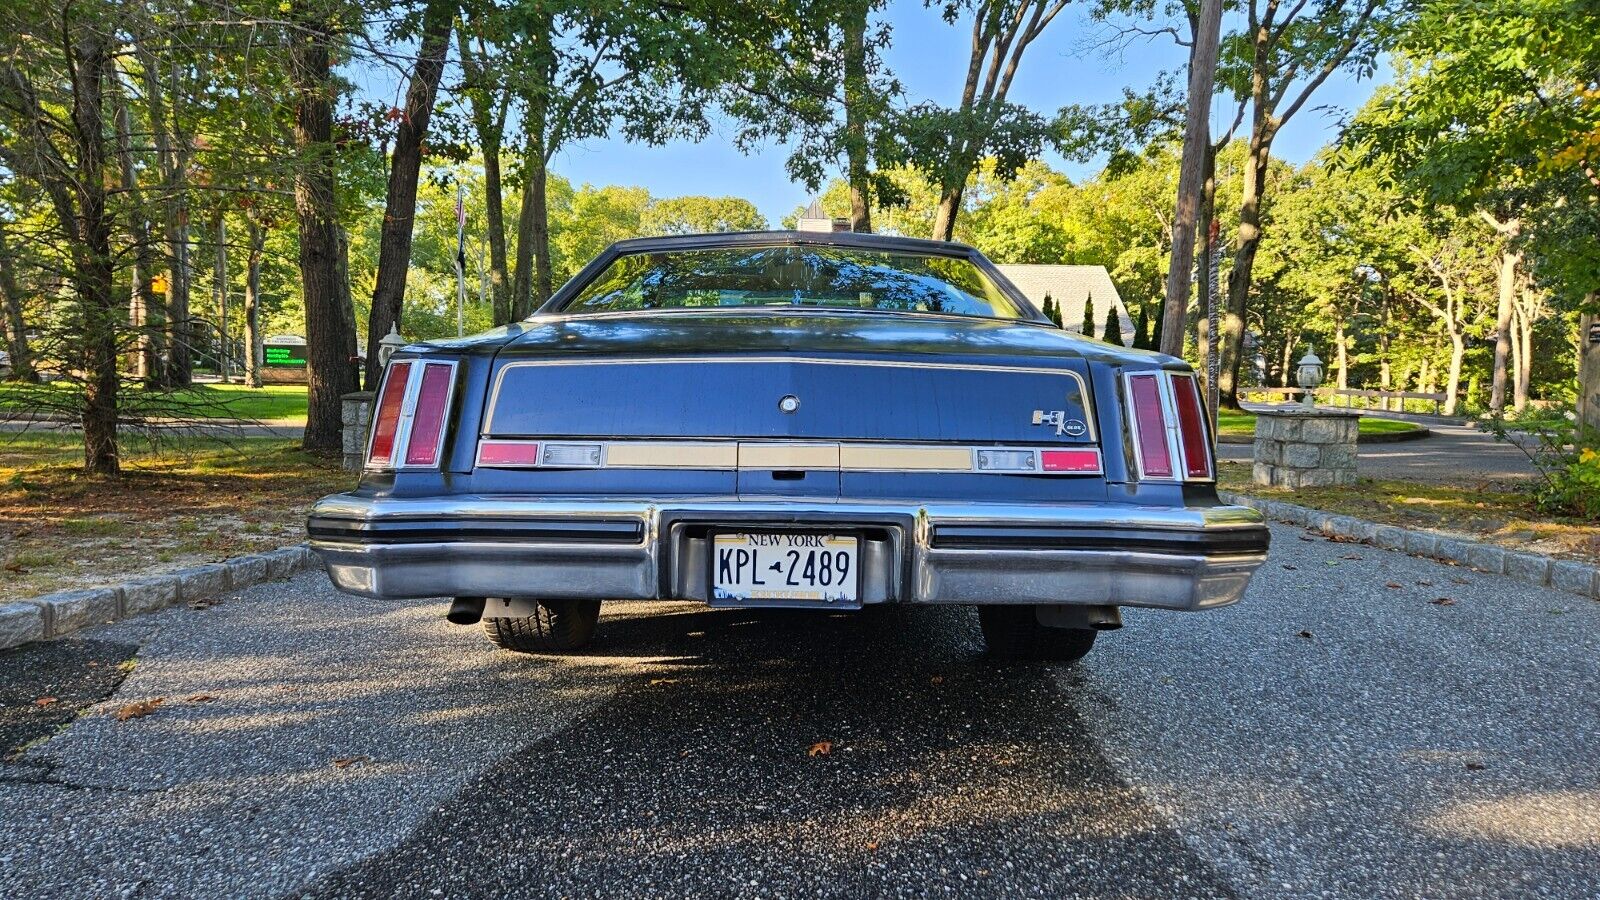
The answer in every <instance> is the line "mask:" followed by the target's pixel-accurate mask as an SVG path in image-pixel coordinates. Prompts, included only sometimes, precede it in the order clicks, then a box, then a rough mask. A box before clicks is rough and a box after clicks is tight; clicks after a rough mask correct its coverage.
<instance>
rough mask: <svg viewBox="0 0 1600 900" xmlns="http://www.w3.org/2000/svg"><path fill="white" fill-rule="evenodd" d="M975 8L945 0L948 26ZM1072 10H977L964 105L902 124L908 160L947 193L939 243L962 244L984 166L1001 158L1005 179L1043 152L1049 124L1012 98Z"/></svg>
mask: <svg viewBox="0 0 1600 900" xmlns="http://www.w3.org/2000/svg"><path fill="white" fill-rule="evenodd" d="M968 5H969V3H968V2H967V0H944V7H943V13H944V17H945V21H947V22H951V23H954V22H955V21H957V19H959V18H960V17H961V15H962V12H963V11H964V9H965V8H966V7H967V6H968ZM1066 5H1067V0H976V2H972V3H971V4H970V6H971V9H972V51H971V53H970V54H969V56H968V59H967V72H966V79H965V81H964V83H963V85H962V88H961V99H960V100H959V101H958V102H957V104H956V105H955V106H953V107H945V106H941V105H939V104H936V103H921V104H918V105H916V106H913V107H912V108H911V109H909V110H907V111H906V113H905V114H904V115H903V116H901V119H900V121H899V122H898V123H897V125H896V128H897V130H898V132H899V137H900V141H901V144H900V151H899V152H900V158H901V159H902V160H903V161H905V162H907V163H909V164H910V165H912V166H914V167H916V168H917V169H920V170H921V171H922V172H924V173H925V174H926V175H927V176H928V178H929V179H930V180H931V181H933V183H934V184H936V185H937V186H938V188H939V205H938V209H937V212H936V215H935V217H934V221H933V238H934V240H940V241H948V240H952V239H953V238H954V235H955V224H956V216H957V215H958V214H959V213H960V211H961V197H962V193H963V191H964V190H965V189H966V186H967V179H968V178H969V177H970V176H971V175H972V172H973V170H974V169H976V168H977V166H978V164H979V162H980V161H982V160H983V159H985V158H988V157H993V158H994V160H995V172H996V173H997V174H998V175H999V176H1000V177H1002V178H1005V177H1009V176H1010V174H1011V173H1014V172H1016V171H1017V170H1018V169H1020V168H1022V166H1023V164H1025V163H1026V162H1027V161H1028V160H1030V159H1032V158H1034V157H1036V156H1038V155H1039V152H1040V151H1041V150H1042V149H1043V147H1044V144H1045V141H1046V139H1047V138H1048V136H1049V135H1050V133H1051V132H1050V127H1049V124H1048V123H1047V122H1046V121H1045V120H1044V119H1043V118H1042V117H1040V116H1039V115H1037V114H1036V113H1033V112H1031V111H1029V110H1027V109H1025V108H1023V107H1021V106H1018V105H1017V104H1014V103H1010V102H1008V101H1007V100H1006V95H1007V94H1008V93H1009V92H1010V90H1011V83H1012V80H1013V79H1014V78H1015V77H1016V74H1017V70H1018V68H1019V66H1020V65H1021V63H1022V55H1023V52H1024V51H1026V50H1027V49H1028V47H1029V45H1031V44H1032V43H1033V42H1034V41H1035V40H1037V39H1038V37H1039V35H1041V34H1043V33H1044V30H1045V28H1046V27H1047V26H1049V24H1050V23H1051V22H1052V21H1053V20H1054V19H1055V17H1056V15H1057V14H1059V13H1060V12H1061V10H1062V9H1063V8H1065V7H1066Z"/></svg>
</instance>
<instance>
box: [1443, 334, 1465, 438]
mask: <svg viewBox="0 0 1600 900" xmlns="http://www.w3.org/2000/svg"><path fill="white" fill-rule="evenodd" d="M1466 356H1467V341H1466V338H1465V337H1464V336H1463V335H1462V334H1461V329H1459V328H1451V329H1450V376H1449V380H1448V381H1446V382H1445V388H1444V414H1445V415H1447V416H1453V415H1455V414H1456V406H1457V405H1458V404H1459V403H1460V401H1461V363H1462V361H1463V360H1465V359H1466Z"/></svg>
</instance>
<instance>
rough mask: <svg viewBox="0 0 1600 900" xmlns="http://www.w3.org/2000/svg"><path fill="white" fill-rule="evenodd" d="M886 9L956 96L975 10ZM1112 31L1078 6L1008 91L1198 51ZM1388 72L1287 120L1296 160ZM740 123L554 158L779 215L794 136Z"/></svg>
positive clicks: (1105, 95) (588, 178) (914, 57)
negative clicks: (763, 138) (739, 137)
mask: <svg viewBox="0 0 1600 900" xmlns="http://www.w3.org/2000/svg"><path fill="white" fill-rule="evenodd" d="M884 16H885V18H886V20H887V22H888V23H889V24H890V26H891V27H892V29H893V44H892V46H891V47H890V48H889V50H888V52H887V53H886V60H887V63H888V67H889V70H890V71H892V72H893V73H894V74H895V76H896V77H897V78H899V80H900V83H901V85H902V87H903V88H904V89H905V92H906V98H905V99H906V101H907V102H908V103H915V102H920V101H923V100H934V101H937V102H941V103H953V102H954V101H955V100H956V99H957V98H958V97H959V96H960V92H961V83H962V80H963V77H964V75H965V70H966V62H967V54H968V47H969V46H970V28H971V24H970V19H968V20H964V21H962V22H960V23H958V24H957V25H954V26H952V25H947V24H945V22H944V20H943V19H941V18H940V17H939V15H938V14H937V12H935V11H934V10H930V9H927V8H926V7H925V6H924V5H923V3H922V0H892V2H891V3H890V4H889V5H888V6H887V8H886V9H885V12H884ZM1105 38H1106V33H1105V31H1104V26H1102V25H1098V24H1095V23H1092V22H1089V21H1088V19H1087V16H1086V9H1085V10H1084V11H1079V10H1078V9H1076V8H1075V7H1068V8H1067V9H1066V10H1065V11H1063V12H1062V13H1061V15H1060V16H1058V17H1057V18H1056V20H1055V21H1054V22H1052V23H1051V24H1050V26H1049V28H1048V29H1047V30H1046V31H1045V33H1044V34H1043V35H1041V36H1040V37H1039V39H1038V40H1037V41H1036V42H1035V43H1034V44H1033V45H1032V46H1030V47H1029V48H1028V50H1027V52H1026V53H1025V54H1024V56H1023V60H1022V65H1021V68H1020V69H1019V71H1018V74H1017V77H1016V81H1015V82H1014V83H1013V86H1012V90H1011V94H1010V97H1009V99H1011V100H1013V101H1015V102H1018V103H1021V104H1023V105H1025V106H1028V107H1030V108H1031V109H1033V110H1035V111H1037V112H1040V113H1044V114H1053V113H1054V112H1055V110H1057V109H1059V108H1060V107H1062V106H1067V105H1069V104H1074V103H1085V104H1087V103H1106V102H1112V101H1115V100H1118V99H1120V98H1121V96H1122V89H1123V88H1124V87H1130V88H1133V89H1135V90H1141V89H1143V88H1144V87H1146V86H1147V85H1149V84H1150V83H1151V82H1152V81H1153V80H1154V78H1155V76H1156V75H1157V74H1158V73H1159V72H1161V71H1163V70H1171V69H1176V68H1178V67H1179V66H1181V65H1183V63H1184V62H1185V59H1186V56H1187V54H1186V51H1185V48H1183V47H1179V46H1178V45H1176V44H1174V43H1172V42H1171V41H1170V40H1169V39H1167V38H1166V37H1164V36H1163V37H1157V38H1154V39H1150V40H1144V39H1140V40H1139V41H1138V42H1136V43H1133V44H1132V45H1130V46H1126V47H1122V48H1120V49H1116V50H1114V51H1113V50H1108V49H1107V47H1106V46H1105ZM1377 83H1378V82H1374V81H1372V80H1366V81H1357V80H1356V79H1355V78H1354V77H1353V76H1350V75H1346V74H1344V73H1335V74H1334V76H1333V77H1331V78H1330V79H1329V80H1328V81H1327V82H1326V83H1325V84H1323V85H1322V86H1321V88H1319V89H1318V91H1317V93H1316V95H1315V96H1313V97H1312V99H1311V101H1310V102H1309V103H1308V104H1307V106H1306V108H1304V109H1302V110H1301V111H1300V112H1299V113H1298V114H1297V115H1296V116H1295V118H1294V119H1292V120H1290V122H1289V124H1288V125H1287V126H1285V127H1284V129H1283V131H1282V132H1281V134H1280V136H1279V138H1278V139H1277V140H1276V142H1275V143H1274V145H1273V151H1274V153H1275V154H1276V155H1277V156H1279V157H1281V158H1283V159H1285V160H1287V161H1289V162H1291V163H1295V164H1298V163H1301V162H1304V161H1305V160H1307V159H1309V158H1311V156H1313V155H1314V154H1315V153H1316V152H1317V150H1318V148H1320V147H1321V146H1323V145H1324V144H1326V143H1327V142H1328V141H1329V140H1330V139H1332V138H1333V137H1334V136H1335V134H1336V131H1337V123H1338V121H1339V119H1340V118H1341V117H1342V116H1343V115H1345V114H1347V113H1349V112H1352V111H1354V110H1355V109H1356V108H1357V107H1359V106H1360V105H1361V103H1362V102H1364V101H1365V100H1366V99H1367V98H1368V97H1369V96H1371V94H1372V91H1373V89H1374V87H1375V86H1376V84H1377ZM1231 114H1232V110H1231V109H1229V110H1227V111H1226V112H1223V111H1220V110H1214V111H1213V115H1212V119H1213V124H1214V128H1215V131H1217V132H1219V133H1220V132H1221V131H1222V129H1223V128H1225V127H1226V124H1227V123H1226V122H1224V121H1222V117H1223V116H1225V115H1226V116H1231ZM732 135H733V129H732V128H731V127H727V126H726V125H723V124H720V123H719V124H718V126H717V127H715V128H714V129H713V131H712V133H711V135H710V136H708V137H707V138H706V139H705V140H703V141H701V142H699V143H689V142H686V141H679V142H674V143H671V144H668V145H666V146H664V147H650V146H644V145H638V144H629V143H627V142H625V141H622V140H618V139H609V140H590V141H584V142H582V143H579V144H574V145H572V146H569V147H568V148H566V149H565V150H564V151H562V152H561V153H559V154H558V155H557V156H556V158H555V160H554V163H553V166H552V168H553V169H554V170H555V171H556V172H559V173H560V174H561V175H563V176H565V177H567V178H568V179H570V180H571V181H572V182H573V183H574V184H582V183H585V182H588V183H591V184H595V185H601V184H627V185H639V186H642V187H645V188H647V189H648V190H649V191H650V193H651V195H653V196H657V197H670V196H677V195H681V194H709V195H712V196H723V195H733V196H737V197H743V198H745V199H747V200H750V201H751V202H753V203H754V204H755V205H756V207H757V208H759V209H760V210H761V212H762V214H763V215H765V216H766V217H767V220H768V221H769V222H770V223H772V225H774V226H776V225H777V223H778V221H779V220H780V219H781V218H783V217H784V216H785V215H788V214H789V213H790V212H792V211H794V209H795V207H797V206H803V205H804V204H805V203H806V202H807V201H808V200H809V195H808V194H807V192H806V190H805V187H804V186H803V185H799V184H792V183H790V181H789V178H788V176H787V175H786V174H785V172H784V170H783V162H784V159H785V158H786V157H787V152H786V150H785V149H784V148H783V147H781V146H767V147H764V148H763V149H762V150H761V151H759V152H755V153H751V154H748V155H747V154H743V153H740V152H739V151H738V150H736V149H734V147H733V140H732ZM1045 159H1046V161H1048V162H1049V163H1050V165H1051V166H1053V167H1055V168H1057V169H1059V170H1061V171H1064V172H1066V173H1067V174H1068V175H1069V176H1071V177H1073V178H1085V177H1088V176H1090V175H1093V174H1094V172H1095V171H1096V170H1097V169H1098V166H1097V165H1095V164H1094V163H1093V162H1090V163H1088V164H1080V163H1069V162H1067V161H1066V160H1064V159H1062V158H1061V157H1059V156H1057V155H1055V154H1054V153H1047V154H1046V156H1045Z"/></svg>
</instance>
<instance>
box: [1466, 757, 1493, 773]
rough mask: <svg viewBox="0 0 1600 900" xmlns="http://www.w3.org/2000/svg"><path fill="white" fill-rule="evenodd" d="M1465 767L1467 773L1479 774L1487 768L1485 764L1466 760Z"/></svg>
mask: <svg viewBox="0 0 1600 900" xmlns="http://www.w3.org/2000/svg"><path fill="white" fill-rule="evenodd" d="M1466 765H1467V771H1468V772H1481V771H1483V770H1484V769H1487V768H1489V766H1488V764H1487V763H1481V762H1478V761H1477V760H1475V759H1469V760H1467V763H1466Z"/></svg>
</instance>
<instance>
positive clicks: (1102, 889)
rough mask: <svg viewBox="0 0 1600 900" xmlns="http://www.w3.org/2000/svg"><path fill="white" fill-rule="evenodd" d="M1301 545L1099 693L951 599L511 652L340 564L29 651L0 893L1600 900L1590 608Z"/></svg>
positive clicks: (677, 616)
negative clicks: (390, 598) (343, 592)
mask: <svg viewBox="0 0 1600 900" xmlns="http://www.w3.org/2000/svg"><path fill="white" fill-rule="evenodd" d="M1303 538H1308V536H1304V535H1303V534H1302V532H1300V531H1298V530H1295V529H1287V528H1281V527H1279V528H1275V529H1274V540H1275V546H1274V549H1273V553H1272V558H1271V560H1270V561H1269V563H1268V564H1267V567H1266V568H1265V569H1263V571H1262V573H1261V575H1260V576H1259V577H1258V579H1257V581H1256V583H1255V584H1254V585H1253V586H1252V588H1251V591H1250V594H1249V596H1247V597H1246V599H1245V601H1244V602H1243V603H1241V604H1240V605H1238V606H1236V607H1234V608H1231V609H1228V610H1224V611H1218V612H1214V613H1209V614H1195V615H1178V614H1167V613H1155V612H1148V613H1140V612H1133V613H1130V614H1128V615H1127V616H1126V622H1127V627H1126V628H1125V629H1123V630H1122V631H1121V632H1118V633H1115V634H1111V635H1108V636H1106V637H1104V638H1102V640H1101V641H1100V645H1099V646H1098V647H1097V648H1096V649H1095V651H1094V652H1093V653H1092V654H1091V655H1090V656H1089V657H1088V659H1086V660H1085V661H1084V663H1082V664H1081V665H1080V666H1079V667H1077V668H1063V667H1055V666H1044V665H1029V666H1015V667H1005V666H1000V665H997V664H995V663H993V662H991V661H989V660H987V659H986V658H985V657H984V656H983V655H982V653H981V649H980V643H979V639H978V635H977V628H976V622H975V618H974V617H973V616H972V615H971V613H970V611H968V610H964V609H949V610H878V611H872V612H870V613H868V614H866V615H864V616H860V617H848V616H839V617H809V616H805V615H800V614H787V615H778V614H750V613H740V612H731V611H708V610H706V609H704V608H701V607H698V606H693V605H683V604H655V605H639V606H623V607H618V608H617V610H615V611H613V612H611V613H608V615H607V617H606V619H605V621H604V622H603V623H602V628H603V634H602V637H601V639H600V641H599V643H598V645H597V646H596V648H595V650H594V652H593V653H592V654H590V655H588V656H586V657H582V658H577V659H565V660H562V659H540V658H531V657H519V656H516V655H513V654H508V653H496V652H490V650H489V649H488V645H487V643H486V642H484V641H483V640H482V638H481V636H480V635H478V634H477V633H476V631H475V630H474V629H466V628H456V627H453V626H450V625H447V624H446V623H445V622H444V620H443V617H442V612H443V607H442V605H440V604H437V603H416V604H400V605H393V604H383V603H379V602H376V601H367V600H359V599H354V598H345V597H341V596H338V595H336V594H334V593H333V592H332V591H331V589H330V588H329V587H328V585H327V582H326V580H325V579H324V578H323V577H322V576H321V575H318V574H307V575H304V576H301V577H300V578H298V579H296V580H295V581H293V582H289V583H278V584H269V585H263V586H261V587H258V588H255V589H252V590H250V591H247V592H245V593H243V594H242V595H239V596H236V597H233V598H230V599H229V600H228V601H227V602H225V603H223V604H221V605H220V606H216V607H213V608H210V609H205V610H190V609H173V610H168V611H166V612H163V613H160V614H158V615H155V616H150V617H145V618H142V619H136V620H131V621H129V622H124V623H121V624H119V625H115V626H108V627H105V628H101V629H97V630H94V631H90V632H83V633H81V636H80V637H77V638H74V639H70V640H65V641H59V642H55V643H52V644H44V645H37V646H34V647H28V648H22V649H20V650H16V651H10V652H7V653H3V654H0V703H3V704H4V708H3V710H0V741H3V742H4V744H5V749H6V750H7V752H8V755H9V756H11V758H10V759H9V761H7V762H5V763H4V764H0V896H6V897H72V896H84V897H105V896H112V897H116V896H127V897H165V896H255V897H269V896H325V897H349V896H358V897H359V896H371V897H390V896H416V897H467V896H505V895H508V894H510V895H525V896H563V895H565V896H618V897H624V896H625V897H640V896H749V897H758V896H759V897H777V896H807V897H810V896H824V897H833V896H838V897H869V896H870V897H877V896H886V895H893V896H962V897H969V896H972V897H983V896H1019V897H1021V896H1050V897H1065V896H1089V897H1141V898H1143V897H1164V896H1171V897H1230V896H1242V897H1323V896H1329V897H1388V896H1395V897H1410V896H1449V897H1490V896H1544V897H1586V898H1587V897H1594V896H1596V893H1597V881H1596V878H1595V874H1594V873H1595V872H1597V871H1600V699H1597V695H1596V693H1595V691H1594V690H1593V686H1594V684H1595V683H1596V682H1597V677H1600V603H1595V602H1594V601H1590V600H1585V599H1582V598H1579V597H1575V596H1572V595H1567V594H1561V593H1556V592H1550V591H1544V590H1539V589H1535V588H1530V587H1528V586H1526V585H1524V584H1522V583H1519V582H1513V581H1510V580H1507V579H1502V578H1498V577H1491V576H1484V575H1478V574H1475V573H1466V572H1463V571H1461V570H1459V569H1455V568H1450V567H1446V566H1443V565H1440V564H1438V563H1433V562H1429V561H1424V560H1418V559H1413V558H1410V557H1406V556H1404V555H1400V554H1396V553H1392V552H1387V551H1382V550H1378V549H1375V548H1370V547H1364V546H1360V545H1352V544H1342V543H1331V542H1328V541H1326V540H1324V539H1322V538H1320V537H1315V538H1308V539H1303ZM1445 600H1448V601H1450V602H1448V603H1446V602H1441V601H1445ZM128 660H133V662H132V664H131V665H129V664H128V663H127V661H128ZM108 692H109V695H108ZM51 697H53V698H55V699H54V700H53V701H52V702H49V703H44V704H40V703H38V702H37V701H39V700H42V699H46V698H51ZM157 697H160V698H163V699H162V702H161V703H160V704H159V705H154V706H153V707H150V708H149V709H150V711H148V713H147V714H145V715H142V716H136V717H131V718H127V719H126V720H119V719H118V718H117V716H116V713H117V712H118V711H119V710H123V711H126V710H127V709H128V707H129V706H130V704H135V703H138V702H139V701H148V700H152V699H154V698H157ZM80 708H81V711H80V712H79V714H78V715H77V717H76V718H73V716H72V713H73V710H74V709H80ZM135 711H137V710H135ZM19 745H21V746H22V747H23V749H21V750H20V752H18V751H15V748H17V747H18V746H19Z"/></svg>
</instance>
